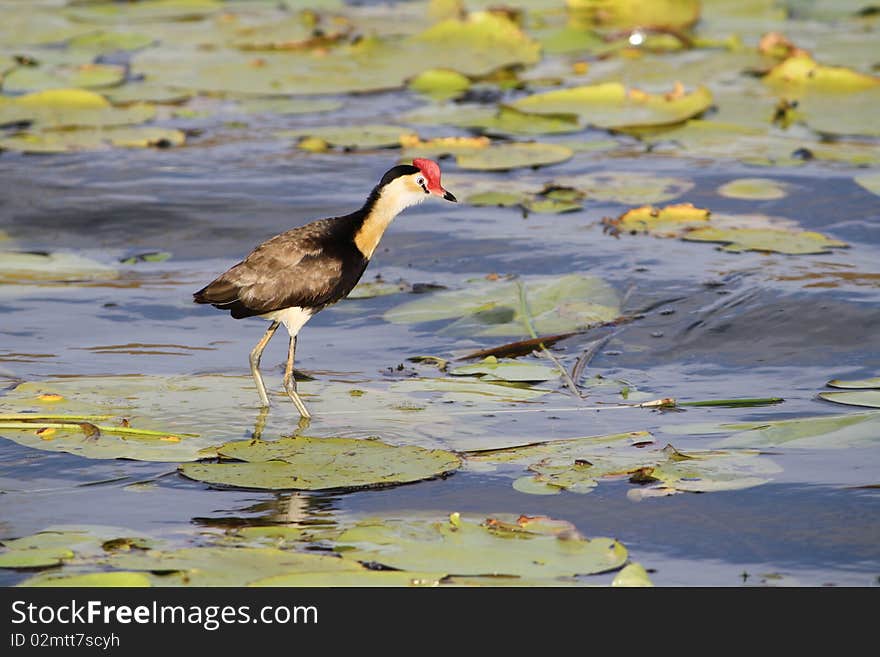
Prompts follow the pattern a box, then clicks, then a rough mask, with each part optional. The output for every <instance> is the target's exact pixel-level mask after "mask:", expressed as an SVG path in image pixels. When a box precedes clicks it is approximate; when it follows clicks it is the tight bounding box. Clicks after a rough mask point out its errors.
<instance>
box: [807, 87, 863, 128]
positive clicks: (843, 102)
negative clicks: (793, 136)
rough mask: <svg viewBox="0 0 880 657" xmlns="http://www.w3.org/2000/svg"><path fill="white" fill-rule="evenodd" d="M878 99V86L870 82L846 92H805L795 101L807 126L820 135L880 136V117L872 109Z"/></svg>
mask: <svg viewBox="0 0 880 657" xmlns="http://www.w3.org/2000/svg"><path fill="white" fill-rule="evenodd" d="M878 103H880V86H872V87H869V88H868V89H865V90H863V91H858V92H852V93H847V94H831V93H810V94H807V95H806V96H805V97H804V98H802V99H800V100H799V101H798V112H799V113H800V115H801V116H802V118H803V121H804V123H806V124H807V126H808V127H810V128H812V129H813V130H815V131H816V132H819V133H821V134H822V135H827V136H831V137H840V136H843V137H851V136H857V135H861V136H868V137H880V117H878V116H877V112H874V111H873V108H874V107H876V106H877V104H878ZM843 116H845V117H846V120H845V121H841V117H843Z"/></svg>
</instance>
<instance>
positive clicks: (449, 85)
mask: <svg viewBox="0 0 880 657" xmlns="http://www.w3.org/2000/svg"><path fill="white" fill-rule="evenodd" d="M470 86H471V81H470V78H468V77H467V76H466V75H462V74H461V73H459V72H458V71H451V70H449V69H436V68H434V69H428V70H427V71H422V72H421V73H419V74H418V75H417V76H415V77H414V78H413V79H412V80H410V82H409V88H410V89H412V90H413V91H417V92H419V93H421V94H424V95H426V96H430V97H431V98H434V99H436V100H446V99H448V98H455V97H456V96H459V95H461V94H462V93H463V92H465V91H467V89H468V88H469V87H470Z"/></svg>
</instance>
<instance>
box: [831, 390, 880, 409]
mask: <svg viewBox="0 0 880 657" xmlns="http://www.w3.org/2000/svg"><path fill="white" fill-rule="evenodd" d="M819 397H820V398H821V399H824V400H825V401H830V402H834V403H836V404H849V405H850V406H868V407H869V408H880V390H859V391H857V392H856V391H852V392H820V393H819Z"/></svg>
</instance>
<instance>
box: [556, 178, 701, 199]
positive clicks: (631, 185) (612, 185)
mask: <svg viewBox="0 0 880 657" xmlns="http://www.w3.org/2000/svg"><path fill="white" fill-rule="evenodd" d="M553 183H554V184H555V185H559V186H562V187H571V188H573V189H577V190H580V191H582V192H583V193H584V194H586V196H587V198H590V199H593V200H596V201H608V202H612V203H623V204H626V205H641V204H645V203H664V202H666V201H671V200H672V199H674V198H678V197H679V196H682V195H683V194H686V193H687V192H688V191H690V190H691V189H692V188H693V186H694V183H693V182H692V181H689V180H684V179H681V178H672V177H667V176H658V175H654V174H647V173H638V172H634V171H603V172H601V173H589V174H582V175H577V176H558V177H556V178H554V180H553Z"/></svg>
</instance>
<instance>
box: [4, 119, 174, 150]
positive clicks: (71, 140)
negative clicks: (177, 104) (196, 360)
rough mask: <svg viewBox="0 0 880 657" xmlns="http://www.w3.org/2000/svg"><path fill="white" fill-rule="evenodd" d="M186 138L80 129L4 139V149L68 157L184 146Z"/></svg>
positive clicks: (140, 130) (163, 131) (159, 131)
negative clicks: (88, 152) (125, 149)
mask: <svg viewBox="0 0 880 657" xmlns="http://www.w3.org/2000/svg"><path fill="white" fill-rule="evenodd" d="M185 141H186V135H185V134H184V133H183V132H182V131H180V130H172V129H169V128H156V127H152V126H147V127H141V126H138V127H131V128H77V129H73V130H57V131H55V130H52V131H49V130H47V131H45V132H36V133H31V132H24V133H17V134H13V135H11V136H8V137H0V149H3V150H10V151H21V152H22V153H68V152H72V151H97V150H105V149H108V148H153V147H155V148H170V147H172V146H181V145H183V143H184V142H185Z"/></svg>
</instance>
